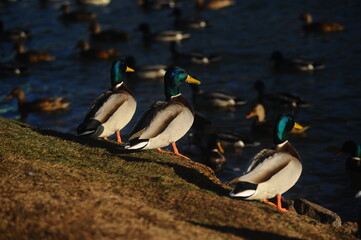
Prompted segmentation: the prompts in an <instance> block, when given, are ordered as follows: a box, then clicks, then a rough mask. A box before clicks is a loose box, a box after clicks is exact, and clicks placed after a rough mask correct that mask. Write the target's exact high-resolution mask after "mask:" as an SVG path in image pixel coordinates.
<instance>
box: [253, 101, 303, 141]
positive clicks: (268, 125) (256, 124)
mask: <svg viewBox="0 0 361 240" xmlns="http://www.w3.org/2000/svg"><path fill="white" fill-rule="evenodd" d="M251 117H255V120H254V121H253V123H252V128H251V130H252V133H254V134H256V135H258V136H270V135H271V136H272V134H273V129H274V125H275V121H274V120H266V109H265V107H264V106H263V105H262V104H260V103H258V104H256V105H255V106H254V107H253V108H252V110H251V111H250V113H249V114H248V115H247V116H246V118H247V119H248V118H251ZM298 126H300V125H299V124H298ZM308 128H310V127H309V126H305V127H299V128H293V129H291V130H290V134H304V133H305V131H306V130H307V129H308Z"/></svg>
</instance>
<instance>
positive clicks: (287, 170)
mask: <svg viewBox="0 0 361 240" xmlns="http://www.w3.org/2000/svg"><path fill="white" fill-rule="evenodd" d="M295 127H296V128H301V126H299V125H298V124H296V123H295V122H294V120H293V117H292V116H291V115H289V114H282V115H280V116H279V117H278V118H277V120H276V124H275V126H274V134H273V144H274V145H275V150H271V149H263V150H262V151H260V152H259V153H258V154H257V155H256V156H255V157H254V158H253V159H252V162H251V164H250V165H249V167H248V169H247V171H246V172H245V173H244V174H243V175H242V176H240V177H238V178H235V179H233V180H232V181H230V182H229V184H230V185H231V186H232V187H233V190H232V191H231V192H230V196H231V197H237V198H242V199H245V200H262V201H263V202H266V203H270V202H269V201H268V200H267V199H270V198H273V197H275V196H276V198H277V205H275V204H273V203H270V204H271V205H273V206H275V207H277V208H278V209H279V210H280V211H288V210H286V209H284V208H282V204H281V194H283V193H284V192H286V191H288V190H289V189H290V188H291V187H292V186H293V185H295V184H296V182H297V181H298V179H299V177H300V176H301V173H302V162H301V158H300V156H299V154H298V152H297V150H296V149H295V148H294V147H293V146H292V145H291V143H290V142H289V141H288V140H287V133H288V132H289V131H291V129H293V128H295Z"/></svg>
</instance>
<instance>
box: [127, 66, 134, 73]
mask: <svg viewBox="0 0 361 240" xmlns="http://www.w3.org/2000/svg"><path fill="white" fill-rule="evenodd" d="M125 71H126V72H135V71H134V69H133V68H130V67H128V66H127V68H126V69H125Z"/></svg>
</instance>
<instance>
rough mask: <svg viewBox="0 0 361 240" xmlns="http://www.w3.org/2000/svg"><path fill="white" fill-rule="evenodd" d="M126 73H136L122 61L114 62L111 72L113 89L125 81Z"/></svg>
mask: <svg viewBox="0 0 361 240" xmlns="http://www.w3.org/2000/svg"><path fill="white" fill-rule="evenodd" d="M126 72H134V70H133V69H132V68H130V67H128V66H127V65H125V63H124V62H123V61H121V60H115V61H114V62H113V64H112V68H111V70H110V79H111V84H112V86H113V87H115V86H116V85H118V84H119V83H121V82H122V81H123V78H124V75H125V73H126Z"/></svg>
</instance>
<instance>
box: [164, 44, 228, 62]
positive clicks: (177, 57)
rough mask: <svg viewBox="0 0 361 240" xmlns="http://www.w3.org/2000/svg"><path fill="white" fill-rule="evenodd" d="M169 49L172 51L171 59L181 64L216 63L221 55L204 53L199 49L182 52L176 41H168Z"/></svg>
mask: <svg viewBox="0 0 361 240" xmlns="http://www.w3.org/2000/svg"><path fill="white" fill-rule="evenodd" d="M170 51H171V53H172V58H173V60H174V61H175V62H177V63H182V64H202V65H207V64H211V63H217V62H219V61H220V60H221V57H220V56H219V55H217V54H210V53H205V52H203V51H201V50H194V51H191V52H182V51H181V50H180V48H179V44H177V42H171V43H170Z"/></svg>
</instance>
